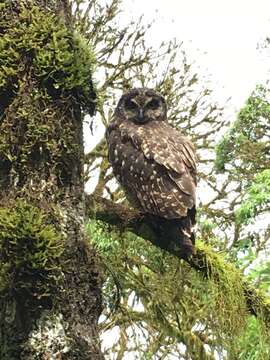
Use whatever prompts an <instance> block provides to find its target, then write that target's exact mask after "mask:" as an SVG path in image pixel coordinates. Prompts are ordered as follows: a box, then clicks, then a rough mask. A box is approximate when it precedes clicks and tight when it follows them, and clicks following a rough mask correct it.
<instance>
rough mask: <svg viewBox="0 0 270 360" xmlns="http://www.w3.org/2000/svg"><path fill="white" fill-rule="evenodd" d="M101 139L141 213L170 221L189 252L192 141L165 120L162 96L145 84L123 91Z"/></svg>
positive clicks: (193, 166)
mask: <svg viewBox="0 0 270 360" xmlns="http://www.w3.org/2000/svg"><path fill="white" fill-rule="evenodd" d="M106 139H107V143H108V149H109V161H110V163H111V165H112V168H113V173H114V175H115V177H116V179H117V180H118V181H119V183H120V184H121V185H122V187H123V189H124V191H125V193H126V196H127V198H128V199H129V200H130V202H131V203H132V204H133V205H134V206H135V207H137V208H138V209H139V210H140V211H141V212H143V213H144V214H149V215H153V216H155V217H156V219H157V221H158V220H159V219H163V220H166V221H167V222H169V223H171V228H172V229H173V233H174V234H178V235H177V237H176V239H177V240H179V242H181V246H183V248H184V249H185V253H186V256H189V255H190V254H191V253H192V252H193V244H194V242H195V237H194V232H193V227H194V225H195V213H196V210H195V208H196V205H195V202H196V199H195V190H196V155H195V150H194V146H193V144H192V143H191V141H190V140H189V139H188V138H186V137H185V136H183V135H182V134H181V133H180V132H179V131H178V130H176V129H175V128H173V127H172V126H171V125H169V123H168V121H167V106H166V102H165V100H164V98H163V97H162V96H161V95H159V94H158V93H157V92H155V91H154V90H151V89H147V88H138V89H132V90H130V91H128V92H127V93H125V94H124V95H123V96H122V97H121V98H120V100H119V102H118V105H117V107H116V109H115V112H114V116H113V120H112V122H111V123H110V124H109V126H108V128H107V131H106Z"/></svg>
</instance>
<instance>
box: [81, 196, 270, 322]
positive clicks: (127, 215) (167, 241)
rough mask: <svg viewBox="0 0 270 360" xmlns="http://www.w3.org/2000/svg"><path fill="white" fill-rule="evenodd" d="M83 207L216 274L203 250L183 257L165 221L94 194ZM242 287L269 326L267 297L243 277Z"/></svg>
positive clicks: (249, 303) (93, 216) (254, 312)
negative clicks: (159, 221) (158, 222)
mask: <svg viewBox="0 0 270 360" xmlns="http://www.w3.org/2000/svg"><path fill="white" fill-rule="evenodd" d="M86 209H87V215H88V217H89V218H90V219H96V220H101V221H103V222H106V223H108V224H110V225H114V226H116V227H118V228H119V229H120V230H127V231H131V232H132V233H134V234H136V235H138V236H140V237H142V238H144V239H145V240H148V241H150V242H151V243H152V244H153V245H155V246H158V247H160V248H162V249H164V250H166V251H168V252H169V253H170V254H173V255H175V256H176V257H178V258H179V259H183V260H185V261H186V262H187V263H188V264H189V265H190V266H191V267H192V268H193V269H195V270H197V271H198V272H200V273H201V274H202V275H203V277H205V278H211V277H212V278H213V277H216V276H218V275H217V274H218V272H217V271H215V269H214V268H213V266H212V264H211V261H208V260H209V259H208V255H207V253H206V252H205V251H204V250H202V249H196V250H195V252H194V254H193V255H192V256H190V257H188V258H187V257H186V256H185V252H184V250H183V249H182V248H181V244H176V243H175V241H173V240H172V239H171V238H169V237H168V231H167V230H168V229H166V224H165V226H164V227H163V226H160V224H157V221H155V218H153V217H152V216H149V215H145V214H142V213H140V212H139V211H138V210H135V209H132V208H129V207H127V206H124V205H122V204H116V203H113V202H112V201H110V200H107V199H104V198H102V197H99V196H94V195H86ZM163 225H164V224H163ZM216 280H218V279H216ZM243 289H244V294H245V298H246V304H247V308H248V310H249V312H250V313H251V314H252V315H255V316H257V317H258V316H261V317H262V318H263V320H264V322H265V324H266V326H268V327H270V301H269V299H268V298H266V297H265V296H263V295H262V294H259V293H258V292H257V290H256V289H255V288H254V287H253V286H252V285H251V284H249V283H248V282H247V281H246V280H245V279H244V278H243Z"/></svg>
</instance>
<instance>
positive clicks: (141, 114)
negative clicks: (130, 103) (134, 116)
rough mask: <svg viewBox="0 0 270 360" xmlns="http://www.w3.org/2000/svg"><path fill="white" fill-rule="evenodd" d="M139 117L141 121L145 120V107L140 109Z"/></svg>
mask: <svg viewBox="0 0 270 360" xmlns="http://www.w3.org/2000/svg"><path fill="white" fill-rule="evenodd" d="M138 119H139V121H143V120H144V115H143V109H139V116H138Z"/></svg>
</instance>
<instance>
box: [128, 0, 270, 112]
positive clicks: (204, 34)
mask: <svg viewBox="0 0 270 360" xmlns="http://www.w3.org/2000/svg"><path fill="white" fill-rule="evenodd" d="M123 6H124V9H125V11H124V13H122V16H123V17H129V16H130V15H132V16H133V15H134V17H138V16H140V15H142V14H143V15H144V18H145V21H146V22H147V21H151V20H152V19H156V24H155V25H154V27H153V30H152V31H151V34H150V37H149V39H150V40H149V41H150V42H151V43H152V44H158V43H159V42H160V41H162V40H168V39H171V38H173V37H175V38H176V39H177V40H179V41H182V40H183V41H184V49H190V51H191V56H194V57H196V58H197V61H198V63H199V65H201V66H202V67H203V68H208V72H209V73H210V74H212V75H213V80H214V82H216V81H218V82H219V84H218V85H216V86H215V88H214V90H215V91H216V94H217V97H223V98H227V97H230V96H231V97H232V103H233V104H234V105H235V106H236V108H239V107H240V106H241V105H242V104H243V102H244V101H245V100H246V98H247V97H248V95H249V94H250V92H251V91H252V90H253V89H254V87H255V84H256V83H258V82H260V81H263V80H264V79H265V78H266V76H267V75H266V70H267V69H269V68H270V62H269V58H266V57H264V58H263V57H262V55H261V54H260V53H259V51H258V50H256V47H257V44H258V42H259V41H261V40H262V39H264V38H265V37H266V35H269V36H270V21H269V20H270V0H154V1H151V0H123ZM267 30H268V32H267ZM196 49H200V51H201V52H200V53H202V52H207V54H206V55H204V56H201V55H200V53H199V52H196ZM223 86H224V89H223V90H222V89H221V88H222V87H223Z"/></svg>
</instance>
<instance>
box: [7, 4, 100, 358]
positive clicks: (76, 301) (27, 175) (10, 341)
mask: <svg viewBox="0 0 270 360" xmlns="http://www.w3.org/2000/svg"><path fill="white" fill-rule="evenodd" d="M0 12H1V13H0V18H1V21H0V33H1V37H2V43H1V47H2V48H1V49H0V52H1V55H0V67H1V69H0V73H1V75H0V199H1V207H0V358H1V360H18V359H25V360H28V359H29V360H30V359H31V360H33V359H73V360H74V359H80V360H84V359H89V360H90V359H91V360H95V359H96V360H99V359H103V356H102V354H101V351H100V344H99V338H98V333H97V321H98V317H99V315H100V313H101V277H100V270H99V266H98V263H97V256H96V253H95V251H94V249H93V248H92V247H91V246H90V245H89V240H88V239H87V238H86V235H85V232H84V221H85V202H84V201H85V199H84V182H83V165H84V149H83V133H82V118H83V116H82V108H84V109H85V110H87V111H88V112H90V113H91V114H93V112H94V99H95V96H96V94H95V92H94V90H93V86H92V79H91V68H88V69H87V68H83V67H84V66H89V63H90V61H92V58H91V56H92V55H91V54H89V53H88V52H87V51H88V50H87V49H86V48H85V47H84V46H81V39H80V38H79V37H78V34H76V33H75V32H74V30H73V28H72V16H71V9H70V6H69V5H68V1H64V0H62V1H46V0H44V1H17V2H16V1H12V2H10V1H6V2H4V3H3V4H2V5H1V8H0ZM81 58H82V59H83V60H82V61H81V62H80V59H81ZM87 61H88V63H87ZM84 63H85V65H84ZM76 66H77V67H76ZM82 104H83V105H82Z"/></svg>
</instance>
